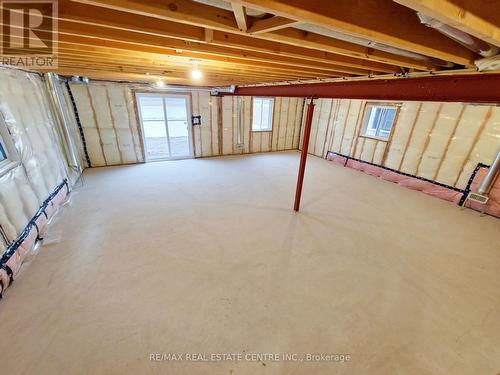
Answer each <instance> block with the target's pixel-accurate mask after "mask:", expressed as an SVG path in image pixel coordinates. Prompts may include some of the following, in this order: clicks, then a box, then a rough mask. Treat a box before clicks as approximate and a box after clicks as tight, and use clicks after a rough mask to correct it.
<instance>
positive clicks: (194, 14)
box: [74, 0, 470, 70]
mask: <svg viewBox="0 0 500 375" xmlns="http://www.w3.org/2000/svg"><path fill="white" fill-rule="evenodd" d="M74 1H75V2H79V3H83V4H89V5H95V6H100V7H104V8H108V9H114V10H118V11H123V12H128V13H133V14H137V15H143V16H149V17H153V18H159V19H163V20H167V21H173V22H178V23H183V24H188V25H196V26H202V27H207V28H211V29H214V30H217V31H219V32H222V34H223V38H222V39H219V40H221V41H224V38H225V37H231V36H232V39H233V40H234V39H237V38H236V37H238V35H235V34H240V36H241V35H242V34H245V33H243V32H240V31H239V29H238V28H237V26H236V22H235V20H234V15H233V12H231V11H227V10H224V9H218V8H214V7H211V6H208V5H205V4H201V3H196V2H194V1H189V0H172V1H171V2H170V4H169V6H168V7H165V6H164V5H163V4H162V3H154V2H147V3H145V2H143V1H139V0H74ZM266 1H267V0H263V3H265V2H266ZM236 2H238V3H241V1H240V0H236ZM313 3H316V2H314V1H313ZM242 5H243V4H242ZM325 5H328V3H325ZM334 8H335V9H336V8H337V5H336V6H335V7H334ZM402 8H404V7H402ZM370 16H373V17H375V16H374V15H373V14H371V15H370ZM290 18H292V17H290ZM422 27H424V26H422ZM279 31H281V33H280V34H279V35H277V34H274V33H276V31H274V32H268V33H261V34H255V35H254V37H255V38H259V39H267V40H273V41H279V42H281V43H284V44H293V45H294V46H301V48H303V49H304V48H305V49H308V48H309V49H312V50H320V51H323V52H330V53H334V54H340V55H345V56H350V57H355V58H359V59H364V60H371V61H378V62H382V63H386V64H393V65H397V66H404V67H407V68H416V69H420V70H428V69H432V67H433V65H432V62H431V61H427V62H426V61H419V60H417V59H412V58H408V57H404V56H400V55H397V54H393V53H388V52H383V51H377V53H376V54H375V53H374V50H373V49H372V48H368V47H365V46H361V45H358V44H354V43H350V42H345V41H342V40H338V39H333V38H328V37H323V39H321V41H322V43H317V44H316V45H315V46H313V47H311V46H309V45H308V43H304V39H303V38H302V37H297V36H296V35H295V34H293V33H292V34H290V35H288V37H287V38H281V37H282V36H283V35H287V34H286V32H288V31H292V29H291V28H290V29H287V30H279ZM228 33H230V34H228ZM436 33H437V32H436ZM215 34H216V33H215V32H214V38H215ZM310 34H312V33H310ZM437 34H439V33H437ZM318 37H320V35H318ZM291 42H293V43H291ZM452 43H453V42H452ZM452 45H453V44H452ZM457 49H458V50H460V51H462V49H461V47H460V46H458V47H457ZM465 53H466V54H467V55H468V56H469V57H470V53H468V52H465ZM465 60H466V59H465V58H464V59H462V62H465ZM447 61H448V60H447ZM467 61H468V62H470V59H467Z"/></svg>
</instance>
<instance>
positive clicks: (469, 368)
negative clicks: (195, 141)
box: [0, 152, 500, 375]
mask: <svg viewBox="0 0 500 375" xmlns="http://www.w3.org/2000/svg"><path fill="white" fill-rule="evenodd" d="M297 165H298V154H297V153H295V152H288V153H274V154H259V155H253V156H245V157H227V158H213V159H204V160H184V161H176V162H159V163H150V164H147V165H134V166H126V167H114V168H98V169H92V170H88V171H87V172H86V173H85V176H86V179H85V180H86V182H85V186H84V187H82V188H79V189H78V191H77V193H76V194H74V196H73V200H72V203H71V205H70V206H68V207H66V208H65V209H64V210H62V212H61V213H60V214H59V215H58V217H57V220H56V222H54V223H53V225H52V226H51V228H50V232H49V235H48V238H49V239H50V238H52V239H53V240H55V242H53V243H52V244H48V245H45V246H44V247H43V248H42V249H41V252H40V254H39V255H38V256H37V257H36V258H35V259H34V261H32V262H31V263H30V264H28V266H27V267H26V268H25V269H24V270H23V274H22V275H21V276H20V277H19V279H18V280H17V281H16V282H15V285H14V286H13V287H12V288H11V289H9V290H8V291H7V293H6V294H7V295H6V298H5V300H3V301H2V302H1V304H0V322H1V325H0V336H1V340H0V366H1V370H0V372H1V373H3V374H15V375H21V374H51V375H52V374H145V373H152V374H190V375H192V374H252V375H253V374H318V375H319V374H321V375H324V374H356V375H357V374H370V375H372V374H384V375H386V374H404V375H411V374H418V375H426V374H433V375H435V374H454V375H455V374H471V375H472V374H473V375H477V374H492V375H494V374H497V373H498V372H499V371H500V292H499V291H500V272H499V270H500V221H499V220H498V219H494V218H492V217H480V216H479V214H478V213H476V212H473V211H469V210H467V211H461V210H460V209H459V208H457V207H456V206H454V205H452V204H450V203H448V202H444V201H441V200H438V199H436V198H432V197H428V196H426V195H423V194H421V193H417V192H414V191H411V190H407V189H404V188H401V187H399V186H397V185H395V184H392V183H389V182H385V181H380V180H378V179H376V178H374V177H371V176H368V175H365V174H363V173H360V172H357V171H353V170H349V169H345V168H342V167H340V166H337V165H335V164H334V163H331V162H327V161H324V160H321V159H319V158H316V157H310V158H309V161H308V170H307V174H306V179H305V187H304V196H303V201H302V209H303V211H302V212H301V213H300V214H295V213H293V211H292V210H291V206H292V202H293V195H294V189H295V179H296V172H297ZM58 235H60V239H58ZM151 353H164V354H166V353H205V354H206V355H210V354H211V353H226V354H231V353H243V358H242V360H241V361H215V362H195V361H187V360H186V357H185V354H184V358H183V359H184V360H183V361H173V360H172V361H166V360H165V361H151V360H150V354H151ZM248 353H251V354H252V356H251V357H249V356H247V354H248ZM256 353H295V354H298V357H295V358H296V359H300V358H303V357H302V356H303V355H304V354H306V353H325V354H332V353H333V354H335V353H338V354H348V355H350V361H348V362H335V361H334V360H335V358H332V360H333V361H316V362H305V361H288V362H287V361H281V360H280V361H273V360H268V359H265V358H264V359H263V360H261V359H262V358H257V357H253V355H254V354H256ZM280 358H282V357H280ZM160 359H161V357H160ZM163 359H166V356H164V357H163ZM171 359H173V358H171ZM245 359H246V360H245Z"/></svg>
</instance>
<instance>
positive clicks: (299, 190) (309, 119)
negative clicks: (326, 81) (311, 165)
mask: <svg viewBox="0 0 500 375" xmlns="http://www.w3.org/2000/svg"><path fill="white" fill-rule="evenodd" d="M313 113H314V102H313V98H311V101H310V102H309V104H307V115H306V123H305V128H304V138H303V140H302V151H301V152H300V165H299V175H298V177H297V190H296V191H295V204H294V206H293V209H294V210H295V211H296V212H298V211H299V208H300V197H301V195H302V184H303V182H304V173H305V169H306V160H307V149H308V148H309V138H310V136H311V127H312V119H313Z"/></svg>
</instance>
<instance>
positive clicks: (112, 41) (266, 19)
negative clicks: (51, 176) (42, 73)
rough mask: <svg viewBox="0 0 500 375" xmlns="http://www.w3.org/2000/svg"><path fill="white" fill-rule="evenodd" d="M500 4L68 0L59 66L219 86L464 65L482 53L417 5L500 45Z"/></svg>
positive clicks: (74, 71) (105, 75)
mask: <svg viewBox="0 0 500 375" xmlns="http://www.w3.org/2000/svg"><path fill="white" fill-rule="evenodd" d="M495 3H496V2H492V1H488V0H395V1H392V0H363V1H353V0H336V1H328V0H309V1H303V0H231V1H226V0H198V1H190V0H166V1H164V0H161V1H152V0H75V1H69V0H60V1H59V15H58V18H59V68H58V70H57V73H60V74H64V75H80V76H88V77H91V78H97V79H115V80H116V79H118V80H132V81H155V80H158V79H159V78H162V79H164V81H165V82H166V83H171V84H191V85H192V84H195V85H207V86H217V85H228V84H240V85H241V84H254V83H266V82H279V81H281V82H283V81H297V80H311V79H328V78H335V77H352V76H366V75H379V74H387V73H402V72H412V71H416V72H418V71H431V70H442V69H466V68H470V67H474V61H475V60H476V59H478V58H479V57H480V56H479V55H477V54H476V53H475V52H473V51H471V50H470V49H468V48H466V47H464V46H463V45H461V44H460V43H458V42H457V41H455V40H453V39H451V38H449V37H447V36H445V35H443V34H441V33H440V32H438V31H436V30H435V29H433V28H430V27H427V26H425V25H424V24H422V23H421V22H420V20H419V18H418V16H417V13H416V12H417V11H419V12H423V13H424V14H426V15H429V16H431V17H433V18H434V19H437V20H439V21H442V22H444V23H446V24H448V25H453V27H454V28H456V29H459V30H461V31H464V32H467V33H469V34H471V35H473V36H474V37H476V38H478V39H479V40H481V41H485V42H488V43H491V44H493V45H497V46H499V45H500V28H499V23H500V21H499V20H498V18H496V16H497V15H498V10H499V9H498V8H499V6H498V4H495ZM196 67H197V68H198V69H199V70H200V71H201V72H202V73H203V77H202V79H199V80H194V79H193V78H192V77H191V71H192V70H193V69H194V68H196Z"/></svg>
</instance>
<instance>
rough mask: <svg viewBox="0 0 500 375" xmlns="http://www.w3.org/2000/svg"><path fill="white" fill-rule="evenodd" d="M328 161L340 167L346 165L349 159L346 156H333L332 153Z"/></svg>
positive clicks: (328, 156)
mask: <svg viewBox="0 0 500 375" xmlns="http://www.w3.org/2000/svg"><path fill="white" fill-rule="evenodd" d="M326 158H327V160H329V161H333V162H335V163H337V164H340V165H342V166H343V165H345V163H346V161H347V158H346V157H345V156H340V155H336V154H332V153H329V154H328V155H327V157H326Z"/></svg>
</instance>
